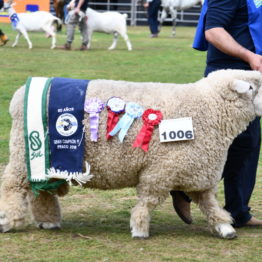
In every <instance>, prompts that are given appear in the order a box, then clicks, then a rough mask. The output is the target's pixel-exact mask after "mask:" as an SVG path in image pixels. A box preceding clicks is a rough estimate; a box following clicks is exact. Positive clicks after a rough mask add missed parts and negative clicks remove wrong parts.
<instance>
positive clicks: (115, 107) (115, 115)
mask: <svg viewBox="0 0 262 262" xmlns="http://www.w3.org/2000/svg"><path fill="white" fill-rule="evenodd" d="M125 105H126V103H125V101H124V100H122V99H121V98H119V97H115V96H113V97H111V98H109V99H108V101H107V103H106V108H107V111H108V114H107V125H106V139H107V140H108V139H110V138H111V137H112V136H110V135H109V133H110V131H112V130H113V129H114V127H115V126H116V124H117V122H118V120H119V115H120V114H121V113H122V112H123V111H124V110H125Z"/></svg>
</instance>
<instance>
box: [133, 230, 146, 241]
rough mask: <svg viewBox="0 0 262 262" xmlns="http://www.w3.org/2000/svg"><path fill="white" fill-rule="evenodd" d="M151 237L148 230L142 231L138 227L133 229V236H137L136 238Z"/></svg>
mask: <svg viewBox="0 0 262 262" xmlns="http://www.w3.org/2000/svg"><path fill="white" fill-rule="evenodd" d="M148 237H149V233H148V232H142V231H139V230H136V229H134V228H133V229H132V238H136V239H146V238H148Z"/></svg>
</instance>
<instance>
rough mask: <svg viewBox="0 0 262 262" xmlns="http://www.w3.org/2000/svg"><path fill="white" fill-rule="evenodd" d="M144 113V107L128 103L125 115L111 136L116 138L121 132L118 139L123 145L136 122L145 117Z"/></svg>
mask: <svg viewBox="0 0 262 262" xmlns="http://www.w3.org/2000/svg"><path fill="white" fill-rule="evenodd" d="M143 112H144V109H143V107H142V106H140V105H138V104H136V103H134V102H129V103H127V104H126V109H125V114H124V115H123V116H122V118H121V119H120V120H119V122H118V123H117V125H116V126H115V127H114V129H113V130H112V131H111V132H110V133H109V135H110V136H114V135H116V134H117V133H118V132H119V134H118V138H119V141H120V142H121V143H122V142H123V140H124V138H125V136H126V134H127V132H128V129H129V128H130V126H131V125H132V123H133V122H134V120H135V119H137V118H139V117H141V116H142V115H143Z"/></svg>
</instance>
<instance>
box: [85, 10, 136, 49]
mask: <svg viewBox="0 0 262 262" xmlns="http://www.w3.org/2000/svg"><path fill="white" fill-rule="evenodd" d="M86 15H87V26H88V40H89V41H88V45H87V47H88V48H90V47H91V40H92V34H93V32H101V33H107V34H113V37H114V38H113V43H112V45H111V46H110V47H109V48H108V49H109V50H112V49H115V48H116V45H117V41H118V36H119V35H121V36H122V37H123V39H124V40H125V42H126V45H127V49H128V51H131V50H132V45H131V42H130V40H129V38H128V35H127V26H126V19H127V14H120V13H119V12H115V11H108V12H97V11H95V10H93V9H91V8H87V10H86Z"/></svg>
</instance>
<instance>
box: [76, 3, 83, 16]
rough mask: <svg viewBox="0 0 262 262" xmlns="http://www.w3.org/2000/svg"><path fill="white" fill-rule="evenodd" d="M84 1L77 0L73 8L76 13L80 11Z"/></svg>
mask: <svg viewBox="0 0 262 262" xmlns="http://www.w3.org/2000/svg"><path fill="white" fill-rule="evenodd" d="M84 1H85V0H79V2H78V4H77V6H76V8H75V13H76V14H79V12H80V7H81V6H82V5H83V3H84Z"/></svg>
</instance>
